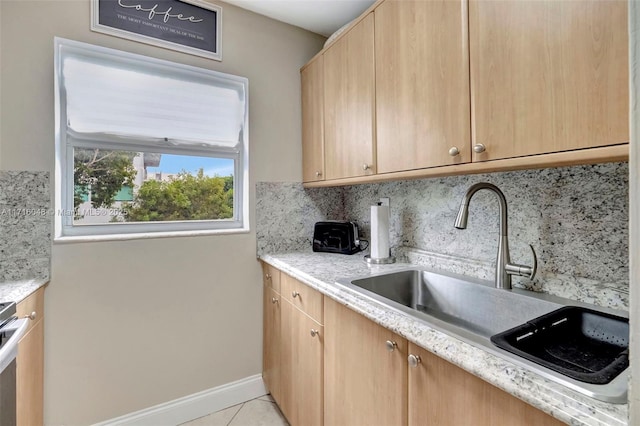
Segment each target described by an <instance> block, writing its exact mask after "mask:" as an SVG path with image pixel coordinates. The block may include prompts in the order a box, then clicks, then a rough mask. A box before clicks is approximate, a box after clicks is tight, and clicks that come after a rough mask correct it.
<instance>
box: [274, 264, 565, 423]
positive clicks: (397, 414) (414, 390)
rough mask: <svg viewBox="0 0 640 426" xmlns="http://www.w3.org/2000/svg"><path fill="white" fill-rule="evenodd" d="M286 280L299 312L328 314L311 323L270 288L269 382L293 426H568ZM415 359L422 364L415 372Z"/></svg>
mask: <svg viewBox="0 0 640 426" xmlns="http://www.w3.org/2000/svg"><path fill="white" fill-rule="evenodd" d="M281 278H282V280H283V283H285V284H283V287H282V288H283V291H285V290H286V291H290V292H293V293H298V295H297V296H296V297H295V298H294V299H291V300H296V301H298V299H300V300H299V302H302V303H300V306H302V307H304V306H307V308H309V310H311V311H313V310H314V309H313V306H315V304H314V303H310V304H308V305H305V304H304V302H305V300H306V301H310V300H311V299H316V298H318V297H319V298H321V299H322V298H323V299H324V300H323V301H322V302H321V304H323V316H320V317H316V318H313V317H311V316H309V315H308V312H305V311H304V308H301V307H296V306H294V305H293V304H292V303H291V301H290V300H288V299H289V294H287V295H286V297H285V294H284V293H283V294H282V295H280V294H278V293H275V292H274V291H272V290H270V292H268V291H267V290H269V289H268V288H267V287H265V301H264V308H265V311H264V312H265V352H264V354H265V367H264V368H265V371H264V372H263V377H264V378H265V383H266V385H267V388H268V389H269V390H270V392H271V394H272V396H273V397H274V399H275V401H276V402H277V403H278V405H279V406H280V409H281V410H282V412H283V414H284V415H285V417H286V418H287V420H288V421H289V423H290V424H291V425H292V426H307V425H310V426H315V425H328V426H352V425H367V426H390V425H393V426H396V425H399V426H402V425H409V426H425V425H434V426H449V425H451V426H461V425H462V426H466V425H473V426H484V425H486V426H502V425H504V426H519V425H522V426H527V425H531V426H534V425H535V426H551V425H554V426H555V425H561V424H563V423H562V422H560V421H559V420H556V419H554V418H553V417H551V416H549V415H548V414H546V413H544V412H542V411H540V410H538V409H536V408H534V407H533V406H531V405H529V404H527V403H525V402H523V401H521V400H519V399H517V398H515V397H514V396H511V395H509V394H508V393H506V392H504V391H502V390H500V389H498V388H497V387H495V386H493V385H491V384H489V383H487V382H485V381H484V380H482V379H480V378H478V377H476V376H474V375H472V374H470V373H467V372H466V371H464V370H463V369H461V368H459V367H457V366H455V365H453V364H451V363H450V362H448V361H445V360H444V359H442V358H440V357H438V356H436V355H434V354H432V353H430V352H429V351H427V350H425V349H422V348H420V347H418V346H417V345H415V344H413V343H409V342H407V340H406V339H404V338H402V337H400V336H399V335H397V334H395V333H393V332H392V331H390V330H388V329H386V328H384V327H382V326H380V325H378V324H376V323H374V322H373V321H371V320H369V319H367V318H365V317H364V316H362V315H360V314H358V313H356V312H355V311H353V310H351V309H349V308H347V307H345V306H343V305H342V304H340V303H338V302H335V301H334V300H332V299H330V298H328V297H323V296H322V295H321V294H320V293H318V292H317V291H315V290H313V289H311V288H309V287H307V289H306V290H305V291H304V292H303V291H301V289H300V288H299V287H296V283H293V282H287V280H293V278H291V277H289V276H287V275H286V274H282V275H281ZM297 283H298V284H300V285H303V284H301V283H299V282H297ZM291 289H293V291H291ZM296 289H297V290H296ZM309 292H311V293H309ZM275 297H278V298H279V299H278V302H274V301H273V300H274V299H272V298H275ZM296 303H297V302H296ZM278 318H279V322H278ZM278 324H279V325H278ZM278 333H279V334H278ZM274 336H277V337H274ZM269 345H278V348H267V346H269ZM274 354H277V355H274ZM410 356H413V357H414V358H413V360H419V361H418V362H417V363H416V365H415V367H412V366H410V362H409V357H410ZM274 364H275V365H274Z"/></svg>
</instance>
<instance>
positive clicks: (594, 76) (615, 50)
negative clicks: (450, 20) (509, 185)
mask: <svg viewBox="0 0 640 426" xmlns="http://www.w3.org/2000/svg"><path fill="white" fill-rule="evenodd" d="M627 27H628V25H627V1H626V0H613V1H481V0H470V2H469V33H470V36H469V39H470V43H471V46H470V51H471V91H472V97H471V98H472V117H473V140H474V144H483V145H484V148H485V149H484V151H482V152H480V153H475V152H474V158H473V159H474V161H484V160H495V159H501V158H510V157H518V156H526V155H534V154H544V153H552V152H560V151H569V150H576V149H582V148H591V147H599V146H606V145H615V144H620V143H625V142H628V141H629V123H628V120H629V110H628V108H629V106H628V104H629V89H628V34H627ZM476 149H477V150H479V151H480V150H482V147H477V148H476V147H475V146H474V151H476Z"/></svg>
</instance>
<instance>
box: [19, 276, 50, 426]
mask: <svg viewBox="0 0 640 426" xmlns="http://www.w3.org/2000/svg"><path fill="white" fill-rule="evenodd" d="M16 311H17V314H18V316H20V317H24V316H26V315H30V314H31V313H32V312H35V313H36V317H35V320H32V321H31V324H29V328H28V329H27V333H26V334H25V335H24V336H23V337H22V339H21V340H20V342H18V356H17V358H16V402H17V407H16V417H17V418H16V420H17V424H18V426H38V425H42V424H44V409H43V403H44V397H43V395H44V288H40V289H39V290H37V291H36V292H35V293H33V294H31V295H30V296H29V297H27V298H26V299H25V300H23V301H22V302H20V303H18V305H17V307H16Z"/></svg>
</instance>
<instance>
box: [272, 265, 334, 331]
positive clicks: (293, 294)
mask: <svg viewBox="0 0 640 426" xmlns="http://www.w3.org/2000/svg"><path fill="white" fill-rule="evenodd" d="M280 279H281V281H282V283H281V288H282V292H281V294H282V298H283V299H285V300H288V301H289V302H290V303H291V304H292V305H293V306H295V307H296V308H298V309H300V310H301V311H302V312H304V313H305V314H307V315H309V316H310V317H311V318H313V319H314V320H315V321H317V322H319V323H320V324H324V321H323V301H324V299H323V296H322V293H320V292H319V291H317V290H314V289H312V288H311V287H309V286H308V285H306V284H303V283H301V282H300V281H298V280H296V279H295V278H293V277H290V276H289V275H287V274H284V273H283V274H282V276H281V278H280Z"/></svg>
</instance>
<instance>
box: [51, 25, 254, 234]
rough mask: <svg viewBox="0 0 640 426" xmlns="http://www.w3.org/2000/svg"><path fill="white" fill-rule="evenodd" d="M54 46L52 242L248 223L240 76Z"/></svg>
mask: <svg viewBox="0 0 640 426" xmlns="http://www.w3.org/2000/svg"><path fill="white" fill-rule="evenodd" d="M54 44H55V55H54V57H55V60H54V61H55V62H54V63H55V123H56V129H55V142H56V151H55V152H56V165H55V177H56V183H55V218H56V219H55V240H56V241H73V240H87V239H89V240H99V239H124V238H141V237H153V236H172V235H196V234H207V233H232V232H247V231H248V230H249V229H248V227H249V226H248V225H249V218H248V211H247V210H248V204H249V203H248V192H249V191H248V181H249V179H248V151H249V150H248V137H249V135H248V108H249V102H248V80H247V79H246V78H244V77H238V76H234V75H229V74H223V73H220V72H215V71H211V70H207V69H203V68H197V67H192V66H188V65H184V64H178V63H173V62H169V61H164V60H160V59H155V58H150V57H146V56H141V55H136V54H132V53H127V52H122V51H119V50H114V49H108V48H104V47H98V46H93V45H90V44H86V43H80V42H76V41H72V40H66V39H62V38H57V37H56V38H55V42H54Z"/></svg>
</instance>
